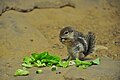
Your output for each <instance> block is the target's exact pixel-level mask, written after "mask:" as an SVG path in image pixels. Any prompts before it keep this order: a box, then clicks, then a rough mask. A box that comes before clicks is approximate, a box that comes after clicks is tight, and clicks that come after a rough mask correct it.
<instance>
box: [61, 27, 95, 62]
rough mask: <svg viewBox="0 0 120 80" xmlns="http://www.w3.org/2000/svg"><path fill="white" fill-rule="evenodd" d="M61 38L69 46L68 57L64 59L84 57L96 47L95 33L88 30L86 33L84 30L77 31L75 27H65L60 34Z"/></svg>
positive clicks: (81, 58) (82, 58)
mask: <svg viewBox="0 0 120 80" xmlns="http://www.w3.org/2000/svg"><path fill="white" fill-rule="evenodd" d="M59 40H60V42H62V44H64V45H65V46H67V50H68V57H67V58H66V59H63V60H68V59H70V58H71V59H72V60H74V59H76V58H78V59H80V60H84V58H85V57H86V56H87V55H89V54H90V53H92V52H93V51H94V47H95V34H94V33H92V32H88V34H87V35H84V34H83V33H82V32H78V31H76V30H75V29H74V28H73V27H70V26H68V27H64V28H63V29H62V30H61V31H60V34H59Z"/></svg>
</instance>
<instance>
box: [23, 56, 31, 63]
mask: <svg viewBox="0 0 120 80" xmlns="http://www.w3.org/2000/svg"><path fill="white" fill-rule="evenodd" d="M23 62H24V63H31V62H33V59H32V58H31V57H24V59H23Z"/></svg>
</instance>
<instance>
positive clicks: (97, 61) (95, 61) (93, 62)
mask: <svg viewBox="0 0 120 80" xmlns="http://www.w3.org/2000/svg"><path fill="white" fill-rule="evenodd" d="M91 63H92V64H96V65H98V64H100V58H97V59H95V60H93V61H91Z"/></svg>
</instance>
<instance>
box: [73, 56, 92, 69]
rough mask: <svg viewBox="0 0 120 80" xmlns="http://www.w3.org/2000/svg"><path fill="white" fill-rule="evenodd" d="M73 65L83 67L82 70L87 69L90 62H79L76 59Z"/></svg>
mask: <svg viewBox="0 0 120 80" xmlns="http://www.w3.org/2000/svg"><path fill="white" fill-rule="evenodd" d="M75 64H76V66H77V67H79V66H81V67H83V68H87V67H89V66H91V65H92V63H91V62H87V61H81V60H79V59H77V58H76V60H75Z"/></svg>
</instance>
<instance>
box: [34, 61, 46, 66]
mask: <svg viewBox="0 0 120 80" xmlns="http://www.w3.org/2000/svg"><path fill="white" fill-rule="evenodd" d="M34 66H36V67H44V66H46V64H45V63H41V61H40V60H37V62H35V63H34Z"/></svg>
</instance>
